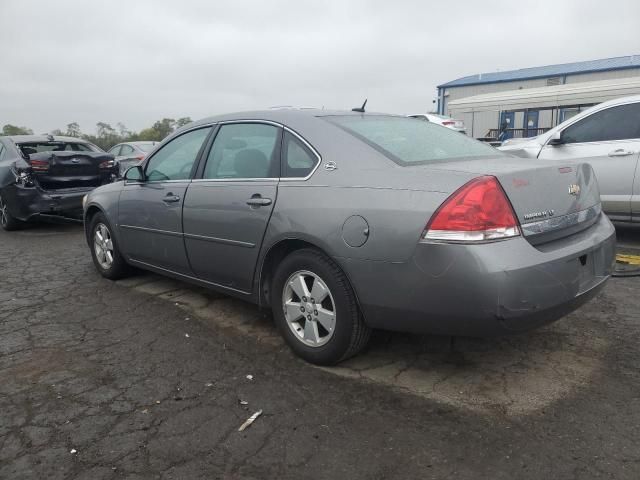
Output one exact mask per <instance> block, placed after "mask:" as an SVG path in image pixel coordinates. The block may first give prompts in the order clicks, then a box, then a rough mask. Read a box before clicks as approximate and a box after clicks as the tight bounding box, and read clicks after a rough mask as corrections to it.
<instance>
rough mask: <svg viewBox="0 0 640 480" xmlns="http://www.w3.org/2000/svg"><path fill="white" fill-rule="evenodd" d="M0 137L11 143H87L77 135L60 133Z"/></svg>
mask: <svg viewBox="0 0 640 480" xmlns="http://www.w3.org/2000/svg"><path fill="white" fill-rule="evenodd" d="M2 138H6V139H9V140H11V141H12V142H13V143H32V142H34V143H35V142H67V143H89V142H87V141H86V140H83V139H81V138H77V137H65V136H61V135H5V136H3V137H2Z"/></svg>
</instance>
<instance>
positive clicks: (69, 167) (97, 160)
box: [28, 151, 117, 190]
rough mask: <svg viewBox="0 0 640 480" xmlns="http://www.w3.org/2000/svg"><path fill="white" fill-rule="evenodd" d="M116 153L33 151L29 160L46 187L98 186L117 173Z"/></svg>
mask: <svg viewBox="0 0 640 480" xmlns="http://www.w3.org/2000/svg"><path fill="white" fill-rule="evenodd" d="M113 159H114V156H113V155H111V154H108V153H104V152H74V151H62V152H39V153H31V154H30V155H29V159H28V162H29V163H30V164H31V165H32V170H33V174H34V176H35V177H36V178H37V179H38V182H39V183H40V185H41V186H42V188H44V189H47V190H57V189H62V188H79V187H97V186H100V185H103V184H105V183H109V182H110V181H111V175H112V174H115V173H117V172H116V167H114V166H113Z"/></svg>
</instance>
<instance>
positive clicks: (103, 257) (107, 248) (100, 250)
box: [93, 223, 113, 270]
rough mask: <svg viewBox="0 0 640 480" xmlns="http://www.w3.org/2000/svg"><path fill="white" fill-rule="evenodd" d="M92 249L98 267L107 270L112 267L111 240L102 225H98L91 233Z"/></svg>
mask: <svg viewBox="0 0 640 480" xmlns="http://www.w3.org/2000/svg"><path fill="white" fill-rule="evenodd" d="M93 249H94V251H95V253H96V259H97V260H98V263H99V264H100V267H101V268H102V269H104V270H109V269H110V268H111V265H113V240H112V238H111V232H110V231H109V228H108V227H107V226H106V225H105V224H104V223H98V224H97V225H96V228H95V229H94V233H93Z"/></svg>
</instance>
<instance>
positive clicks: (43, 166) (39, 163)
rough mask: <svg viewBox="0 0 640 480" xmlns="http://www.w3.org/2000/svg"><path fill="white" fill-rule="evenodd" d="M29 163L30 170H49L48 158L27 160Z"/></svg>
mask: <svg viewBox="0 0 640 480" xmlns="http://www.w3.org/2000/svg"><path fill="white" fill-rule="evenodd" d="M29 165H31V170H33V171H34V172H48V171H49V161H48V160H29Z"/></svg>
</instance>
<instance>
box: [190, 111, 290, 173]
mask: <svg viewBox="0 0 640 480" xmlns="http://www.w3.org/2000/svg"><path fill="white" fill-rule="evenodd" d="M279 139H280V130H279V128H278V127H275V126H273V125H266V124H262V123H230V124H227V125H222V126H221V127H220V130H219V131H218V133H217V135H216V138H215V140H214V142H213V147H211V151H210V152H209V156H208V158H207V164H206V166H205V169H204V174H203V176H202V178H208V179H243V178H274V177H278V176H279V169H280V165H279V151H280V150H279V148H278V143H279Z"/></svg>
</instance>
